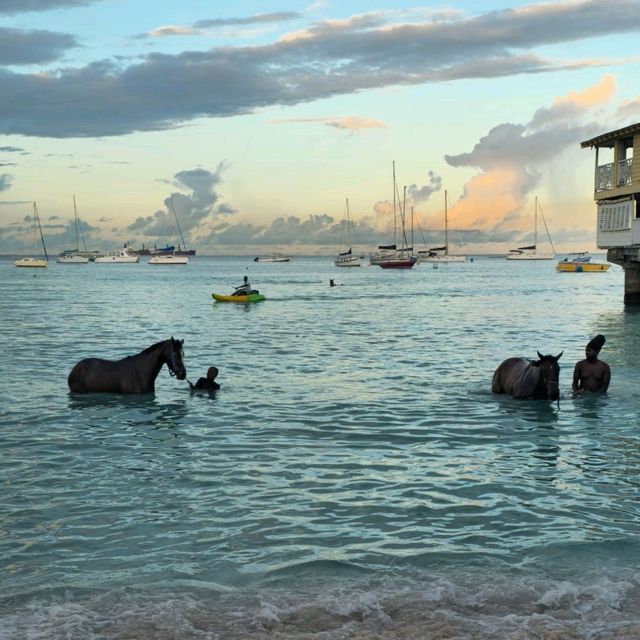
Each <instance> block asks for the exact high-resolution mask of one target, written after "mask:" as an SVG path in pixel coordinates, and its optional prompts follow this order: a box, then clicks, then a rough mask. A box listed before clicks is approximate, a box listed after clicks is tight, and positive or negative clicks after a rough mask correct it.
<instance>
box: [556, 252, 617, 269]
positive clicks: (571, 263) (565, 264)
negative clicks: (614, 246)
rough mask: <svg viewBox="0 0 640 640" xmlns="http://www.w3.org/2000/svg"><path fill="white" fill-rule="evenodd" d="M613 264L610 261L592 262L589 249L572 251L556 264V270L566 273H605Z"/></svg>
mask: <svg viewBox="0 0 640 640" xmlns="http://www.w3.org/2000/svg"><path fill="white" fill-rule="evenodd" d="M609 267H611V265H610V264H609V263H608V262H591V256H590V255H589V252H588V251H579V252H577V253H571V254H569V256H568V257H566V258H565V259H564V260H560V262H558V264H557V265H556V271H562V272H566V273H604V272H606V271H609Z"/></svg>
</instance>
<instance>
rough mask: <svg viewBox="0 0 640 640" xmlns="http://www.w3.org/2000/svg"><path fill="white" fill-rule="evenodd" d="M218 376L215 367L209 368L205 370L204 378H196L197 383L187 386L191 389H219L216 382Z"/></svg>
mask: <svg viewBox="0 0 640 640" xmlns="http://www.w3.org/2000/svg"><path fill="white" fill-rule="evenodd" d="M217 376H218V369H217V368H216V367H209V368H208V369H207V377H206V378H198V382H196V383H195V384H192V383H191V382H189V386H190V387H191V388H192V389H219V388H220V385H219V384H218V383H217V382H216V377H217Z"/></svg>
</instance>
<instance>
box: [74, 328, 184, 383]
mask: <svg viewBox="0 0 640 640" xmlns="http://www.w3.org/2000/svg"><path fill="white" fill-rule="evenodd" d="M183 344H184V340H174V339H173V336H172V337H171V339H170V340H163V341H162V342H156V343H155V344H152V345H151V346H150V347H147V348H146V349H145V350H144V351H141V352H140V353H139V354H138V355H136V356H127V357H126V358H122V360H103V359H102V358H85V359H84V360H80V362H78V364H76V366H75V367H73V369H71V373H70V374H69V378H68V379H67V382H68V383H69V389H71V391H75V392H76V393H152V392H153V391H155V383H156V378H157V377H158V374H159V373H160V369H162V365H163V364H166V365H167V367H168V368H169V373H170V374H171V375H172V376H176V378H178V380H184V379H185V378H186V377H187V370H186V369H185V366H184V351H183V350H182V345H183Z"/></svg>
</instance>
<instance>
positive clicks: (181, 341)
mask: <svg viewBox="0 0 640 640" xmlns="http://www.w3.org/2000/svg"><path fill="white" fill-rule="evenodd" d="M180 344H184V338H183V339H182V340H180ZM560 355H562V354H560ZM559 357H560V356H558V358H559Z"/></svg>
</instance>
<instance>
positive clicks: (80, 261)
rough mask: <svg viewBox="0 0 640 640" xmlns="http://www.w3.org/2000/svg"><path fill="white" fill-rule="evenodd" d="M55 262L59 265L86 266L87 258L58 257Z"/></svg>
mask: <svg viewBox="0 0 640 640" xmlns="http://www.w3.org/2000/svg"><path fill="white" fill-rule="evenodd" d="M56 262H58V263H59V264H88V262H89V258H87V257H85V256H80V255H72V256H58V258H57V259H56Z"/></svg>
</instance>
